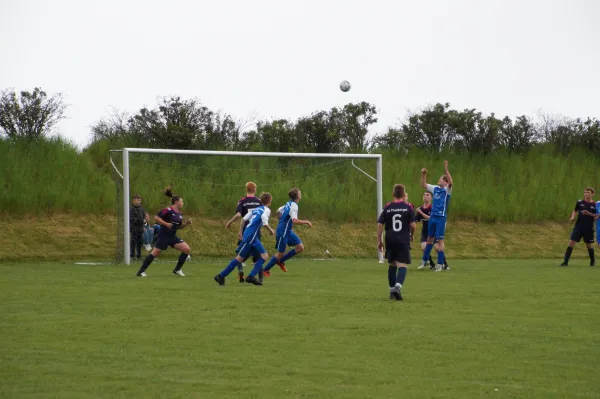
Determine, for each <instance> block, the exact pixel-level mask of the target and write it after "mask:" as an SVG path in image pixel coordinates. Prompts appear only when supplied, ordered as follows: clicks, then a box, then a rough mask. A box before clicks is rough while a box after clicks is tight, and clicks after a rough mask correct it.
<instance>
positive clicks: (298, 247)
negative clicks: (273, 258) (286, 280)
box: [278, 231, 304, 272]
mask: <svg viewBox="0 0 600 399" xmlns="http://www.w3.org/2000/svg"><path fill="white" fill-rule="evenodd" d="M287 245H288V247H294V248H292V249H290V250H289V251H288V253H287V254H285V255H283V257H282V258H281V259H279V263H278V265H279V267H280V268H281V270H283V271H284V272H287V268H286V267H285V261H287V260H288V259H290V258H293V257H294V256H296V255H298V254H299V253H301V252H304V244H302V240H301V239H300V237H298V235H297V234H296V233H294V232H293V231H291V232H290V233H289V235H288V239H287Z"/></svg>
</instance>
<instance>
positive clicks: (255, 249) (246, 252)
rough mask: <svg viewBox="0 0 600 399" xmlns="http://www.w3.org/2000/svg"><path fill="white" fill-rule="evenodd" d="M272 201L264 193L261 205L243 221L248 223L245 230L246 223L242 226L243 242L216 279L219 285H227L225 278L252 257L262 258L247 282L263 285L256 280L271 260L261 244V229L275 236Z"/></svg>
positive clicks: (261, 196) (269, 196)
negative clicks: (272, 225) (270, 219)
mask: <svg viewBox="0 0 600 399" xmlns="http://www.w3.org/2000/svg"><path fill="white" fill-rule="evenodd" d="M271 201H272V197H271V194H269V193H262V194H261V195H260V202H261V205H260V206H259V207H256V208H254V209H252V210H251V211H250V212H248V213H247V214H246V216H244V218H243V221H244V222H248V226H247V227H246V228H245V229H244V223H242V224H240V234H242V232H243V235H242V242H241V243H240V245H239V246H238V249H237V250H236V252H237V254H238V255H237V256H236V257H235V258H234V259H233V260H232V261H231V262H229V264H228V265H227V267H226V268H225V269H223V271H221V273H219V274H217V275H216V276H215V277H214V280H215V281H216V282H217V283H219V285H225V277H227V276H228V275H229V273H231V272H232V271H233V269H235V268H236V267H237V266H238V265H239V264H240V263H242V261H243V260H244V259H245V258H248V257H249V256H250V255H253V256H257V257H260V259H258V261H257V262H256V263H255V264H254V267H253V268H252V271H251V272H250V274H249V275H248V277H246V282H247V283H251V284H254V285H263V283H262V282H261V281H259V280H258V279H257V278H256V275H257V274H259V273H260V272H261V270H262V265H263V264H264V263H265V261H266V260H267V259H269V254H267V251H266V250H265V247H264V246H263V245H262V243H261V242H260V234H259V233H260V229H261V227H263V226H264V227H266V228H267V229H268V230H269V233H270V234H271V235H273V234H275V232H274V231H273V229H272V228H271V226H269V216H271V210H270V209H269V206H271Z"/></svg>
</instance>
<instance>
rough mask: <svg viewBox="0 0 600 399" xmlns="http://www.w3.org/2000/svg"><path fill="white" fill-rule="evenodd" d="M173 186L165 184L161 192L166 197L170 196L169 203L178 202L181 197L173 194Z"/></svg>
mask: <svg viewBox="0 0 600 399" xmlns="http://www.w3.org/2000/svg"><path fill="white" fill-rule="evenodd" d="M172 190H173V187H172V186H167V187H165V189H164V190H163V194H164V195H166V196H167V197H171V205H173V204H175V203H176V202H178V201H179V200H180V199H181V197H179V196H177V195H173V191H172Z"/></svg>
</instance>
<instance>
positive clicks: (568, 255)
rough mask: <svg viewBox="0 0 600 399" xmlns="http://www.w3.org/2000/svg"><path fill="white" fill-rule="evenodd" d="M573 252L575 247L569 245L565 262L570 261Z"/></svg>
mask: <svg viewBox="0 0 600 399" xmlns="http://www.w3.org/2000/svg"><path fill="white" fill-rule="evenodd" d="M572 253H573V247H567V251H566V252H565V263H569V258H570V257H571V254H572Z"/></svg>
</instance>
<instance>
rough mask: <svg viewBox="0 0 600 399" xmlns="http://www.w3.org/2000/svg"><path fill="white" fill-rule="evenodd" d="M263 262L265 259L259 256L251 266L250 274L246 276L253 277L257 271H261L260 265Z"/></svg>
mask: <svg viewBox="0 0 600 399" xmlns="http://www.w3.org/2000/svg"><path fill="white" fill-rule="evenodd" d="M264 264H265V260H264V259H262V258H260V259H259V260H258V262H256V263H255V264H254V267H253V268H252V271H251V272H250V274H249V275H248V277H254V276H256V275H257V274H258V273H260V272H261V271H262V266H263V265H264Z"/></svg>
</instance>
